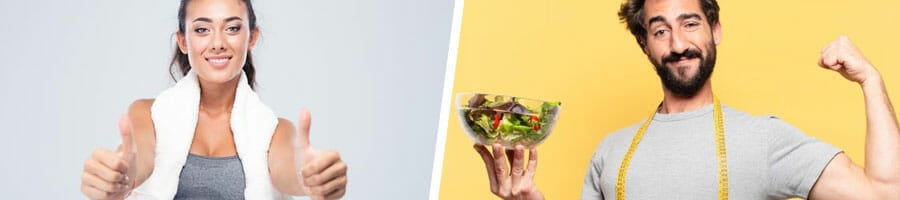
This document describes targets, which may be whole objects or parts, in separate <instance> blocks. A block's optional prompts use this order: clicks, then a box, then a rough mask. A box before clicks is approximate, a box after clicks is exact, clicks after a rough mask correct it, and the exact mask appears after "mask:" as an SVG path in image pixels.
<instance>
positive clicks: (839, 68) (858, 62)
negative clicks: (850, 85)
mask: <svg viewBox="0 0 900 200" xmlns="http://www.w3.org/2000/svg"><path fill="white" fill-rule="evenodd" d="M819 66H821V67H823V68H826V69H830V70H834V71H836V72H838V73H841V75H842V76H844V78H847V80H850V81H853V82H857V83H859V84H864V83H866V81H868V80H872V79H878V78H880V77H879V74H878V71H877V70H875V67H873V66H872V65H871V64H869V61H868V60H867V59H866V57H864V56H863V55H862V52H860V51H859V49H857V48H856V45H853V42H850V39H849V38H847V36H841V37H839V38H838V39H837V40H835V41H833V42H831V43H829V44H828V46H825V48H824V49H822V58H820V59H819Z"/></svg>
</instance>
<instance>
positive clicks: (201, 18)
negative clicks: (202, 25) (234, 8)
mask: <svg viewBox="0 0 900 200" xmlns="http://www.w3.org/2000/svg"><path fill="white" fill-rule="evenodd" d="M235 20H244V19H242V18H241V17H238V16H231V17H228V18H225V22H231V21H235ZM198 21H199V22H208V23H212V21H213V20H212V19H209V18H207V17H198V18H196V19H194V21H192V22H198Z"/></svg>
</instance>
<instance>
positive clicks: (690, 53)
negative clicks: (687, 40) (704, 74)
mask: <svg viewBox="0 0 900 200" xmlns="http://www.w3.org/2000/svg"><path fill="white" fill-rule="evenodd" d="M701 56H703V54H700V51H699V50H696V49H685V50H684V52H681V53H678V52H672V53H669V55H666V56H663V58H662V62H663V63H670V62H678V61H679V60H681V59H682V58H685V59H691V58H700V59H702V57H701Z"/></svg>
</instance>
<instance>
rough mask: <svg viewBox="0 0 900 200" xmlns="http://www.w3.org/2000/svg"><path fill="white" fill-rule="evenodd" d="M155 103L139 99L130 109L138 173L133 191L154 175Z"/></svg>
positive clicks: (129, 115)
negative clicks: (151, 111) (153, 116)
mask: <svg viewBox="0 0 900 200" xmlns="http://www.w3.org/2000/svg"><path fill="white" fill-rule="evenodd" d="M153 101H154V99H138V100H136V101H134V103H131V106H129V108H128V118H129V119H131V130H132V135H133V138H134V144H135V147H136V149H137V152H136V156H135V158H136V159H137V162H136V165H137V166H136V167H137V168H136V169H137V173H136V176H135V180H134V187H133V188H132V189H134V188H137V186H139V185H141V184H142V183H144V181H146V180H147V178H149V177H150V175H151V174H153V166H154V162H155V160H154V158H155V157H156V128H154V126H153V119H152V118H151V117H150V107H151V106H152V105H153Z"/></svg>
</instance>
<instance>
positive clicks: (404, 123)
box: [0, 0, 453, 199]
mask: <svg viewBox="0 0 900 200" xmlns="http://www.w3.org/2000/svg"><path fill="white" fill-rule="evenodd" d="M177 6H178V2H177V1H121V0H97V1H65V0H43V1H10V0H3V1H2V3H0V67H2V68H0V69H2V71H0V85H2V87H0V94H2V97H0V133H2V136H3V138H2V139H0V148H2V149H0V151H2V152H0V162H2V164H0V173H2V174H0V199H79V198H83V196H82V195H81V193H80V190H79V184H80V175H81V171H82V164H83V162H84V160H85V159H86V158H88V156H89V154H90V152H91V151H92V150H93V149H96V148H114V147H115V146H116V145H118V144H119V142H120V139H119V136H118V133H117V130H118V129H117V127H116V126H117V119H118V117H119V116H120V115H121V114H123V113H124V112H125V111H126V108H127V106H128V105H129V104H130V103H131V102H132V101H133V100H135V99H138V98H151V97H154V96H156V95H157V94H158V93H159V92H161V91H162V90H163V89H165V88H166V87H168V86H169V85H170V84H172V81H171V80H170V79H169V76H168V71H167V67H168V61H169V59H170V58H171V57H170V56H171V54H172V51H173V50H174V47H173V46H172V45H173V44H174V43H173V40H172V39H173V37H172V36H173V35H172V33H173V32H174V31H175V28H176V23H177V22H176V12H177ZM254 6H255V7H256V12H257V15H258V17H259V25H260V26H261V30H262V38H261V41H260V42H259V43H258V44H257V49H255V51H254V52H253V53H254V59H255V62H256V65H257V70H258V82H259V85H258V86H259V87H258V92H259V93H260V96H261V98H262V99H263V101H264V102H266V103H267V104H268V105H269V106H270V107H272V108H273V110H275V112H276V114H277V115H278V116H280V117H284V118H287V119H289V120H291V121H293V122H295V123H296V121H297V115H298V114H297V113H298V111H299V110H300V108H302V107H307V108H309V109H310V110H311V111H312V116H313V117H312V119H313V120H312V121H313V123H312V131H311V140H312V142H313V146H316V147H319V148H324V149H336V150H338V151H340V153H341V155H342V157H343V159H344V160H345V161H346V162H347V163H348V165H349V167H350V168H349V175H348V176H349V181H350V182H349V186H348V193H347V195H346V196H345V197H346V198H347V199H425V198H427V196H428V187H429V182H430V178H431V177H430V176H431V168H432V161H433V155H434V144H435V135H436V132H437V125H438V117H439V111H440V101H441V99H440V96H441V88H442V83H443V77H444V76H443V75H444V74H443V73H444V66H445V64H446V60H447V59H446V57H447V49H448V42H449V38H450V23H451V15H452V9H453V8H452V7H453V2H452V0H439V1H433V0H432V1H421V0H379V1H368V0H329V1H254Z"/></svg>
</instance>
